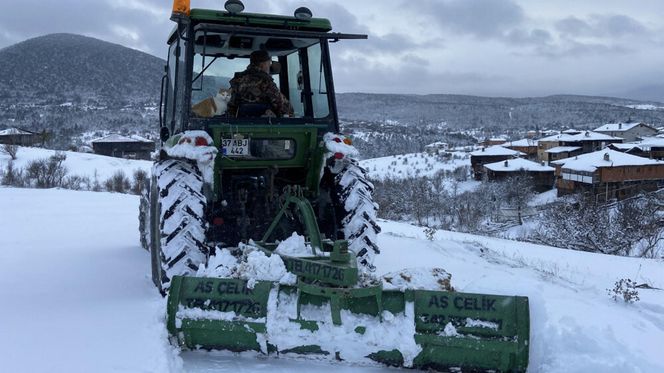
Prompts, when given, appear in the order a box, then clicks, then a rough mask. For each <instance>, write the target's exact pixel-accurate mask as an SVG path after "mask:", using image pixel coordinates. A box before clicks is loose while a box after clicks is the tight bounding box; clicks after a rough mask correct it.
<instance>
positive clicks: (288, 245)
mask: <svg viewBox="0 0 664 373" xmlns="http://www.w3.org/2000/svg"><path fill="white" fill-rule="evenodd" d="M274 252H275V253H277V254H281V255H287V256H295V257H304V256H312V255H315V253H314V251H313V249H312V247H311V245H309V244H307V243H306V242H305V240H304V236H300V235H298V234H297V232H293V234H292V235H291V236H290V237H288V238H287V239H285V240H283V241H281V242H280V243H279V245H278V246H277V248H276V249H275V250H274Z"/></svg>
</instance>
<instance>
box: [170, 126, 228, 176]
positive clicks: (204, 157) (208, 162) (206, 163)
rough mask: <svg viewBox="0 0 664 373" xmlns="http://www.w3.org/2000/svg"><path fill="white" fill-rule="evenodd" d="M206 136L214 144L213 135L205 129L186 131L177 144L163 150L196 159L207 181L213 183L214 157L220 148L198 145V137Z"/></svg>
mask: <svg viewBox="0 0 664 373" xmlns="http://www.w3.org/2000/svg"><path fill="white" fill-rule="evenodd" d="M197 137H202V138H204V139H205V140H206V141H207V143H208V144H214V141H213V140H212V137H210V135H208V133H207V132H205V131H185V132H183V133H182V135H180V140H179V141H178V143H177V144H175V145H173V146H171V147H165V148H164V149H163V150H164V151H165V152H166V154H168V155H169V156H171V157H174V158H186V159H191V160H194V161H196V163H197V164H198V168H199V169H200V171H201V173H202V174H203V179H204V180H205V182H206V183H209V184H211V183H212V181H213V175H214V162H213V161H214V158H215V157H216V155H217V153H218V152H219V150H218V149H217V148H216V147H215V146H213V145H210V146H196V138H197Z"/></svg>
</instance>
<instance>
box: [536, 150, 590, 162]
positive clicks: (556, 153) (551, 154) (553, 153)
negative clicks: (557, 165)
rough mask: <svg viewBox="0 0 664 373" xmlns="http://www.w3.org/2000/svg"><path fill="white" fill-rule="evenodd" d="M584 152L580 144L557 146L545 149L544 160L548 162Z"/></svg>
mask: <svg viewBox="0 0 664 373" xmlns="http://www.w3.org/2000/svg"><path fill="white" fill-rule="evenodd" d="M582 152H583V148H581V147H580V146H556V147H555V148H551V149H547V150H545V151H544V153H545V157H544V159H543V160H542V161H543V162H546V163H547V164H548V163H549V162H552V161H557V160H559V159H565V158H569V157H574V156H576V155H579V154H583V153H582Z"/></svg>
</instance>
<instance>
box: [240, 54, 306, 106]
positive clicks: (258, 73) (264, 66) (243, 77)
mask: <svg viewBox="0 0 664 373" xmlns="http://www.w3.org/2000/svg"><path fill="white" fill-rule="evenodd" d="M271 66H272V59H271V58H270V55H269V54H268V52H266V51H264V50H258V51H254V52H252V53H251V55H250V56H249V66H247V69H246V70H244V71H243V72H240V73H235V76H234V77H233V79H231V81H230V85H231V88H232V90H233V96H232V97H231V101H230V103H229V112H230V113H236V115H237V116H238V117H262V116H265V117H283V116H293V106H291V104H290V103H289V102H288V100H287V99H286V97H284V95H283V94H282V93H281V91H279V87H277V85H276V84H275V82H274V80H273V79H272V77H271V76H270V67H271Z"/></svg>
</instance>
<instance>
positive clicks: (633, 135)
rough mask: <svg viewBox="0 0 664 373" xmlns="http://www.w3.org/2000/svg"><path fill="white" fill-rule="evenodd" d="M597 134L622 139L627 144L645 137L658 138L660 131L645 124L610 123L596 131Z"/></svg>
mask: <svg viewBox="0 0 664 373" xmlns="http://www.w3.org/2000/svg"><path fill="white" fill-rule="evenodd" d="M595 132H599V133H603V134H606V135H609V136H615V137H621V138H622V139H623V141H625V142H631V141H636V140H641V139H643V138H645V137H650V136H656V135H657V133H658V131H657V129H656V128H654V127H651V126H649V125H647V124H645V123H639V122H632V123H609V124H605V125H603V126H600V127H598V128H596V129H595Z"/></svg>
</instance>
